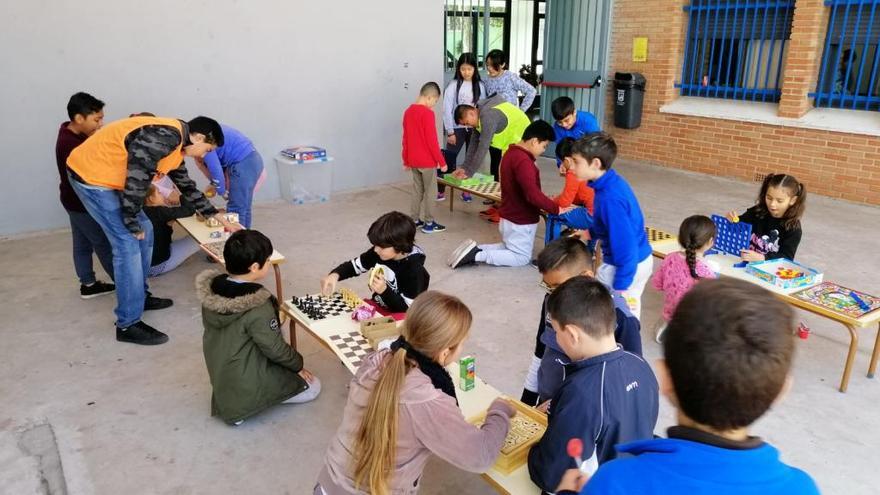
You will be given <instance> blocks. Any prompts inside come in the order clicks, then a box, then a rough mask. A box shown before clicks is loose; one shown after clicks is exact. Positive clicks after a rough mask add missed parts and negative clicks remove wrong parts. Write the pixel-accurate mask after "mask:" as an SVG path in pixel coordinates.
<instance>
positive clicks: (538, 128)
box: [522, 120, 556, 141]
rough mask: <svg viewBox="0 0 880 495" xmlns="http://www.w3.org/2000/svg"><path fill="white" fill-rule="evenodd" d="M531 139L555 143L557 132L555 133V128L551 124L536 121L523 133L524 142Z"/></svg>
mask: <svg viewBox="0 0 880 495" xmlns="http://www.w3.org/2000/svg"><path fill="white" fill-rule="evenodd" d="M529 139H537V140H538V141H555V140H556V132H555V131H553V126H551V125H550V124H548V123H546V122H544V121H543V120H536V121H534V122H532V123H531V124H529V126H528V127H526V130H525V131H523V135H522V140H523V141H528V140H529Z"/></svg>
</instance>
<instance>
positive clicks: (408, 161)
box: [401, 82, 446, 234]
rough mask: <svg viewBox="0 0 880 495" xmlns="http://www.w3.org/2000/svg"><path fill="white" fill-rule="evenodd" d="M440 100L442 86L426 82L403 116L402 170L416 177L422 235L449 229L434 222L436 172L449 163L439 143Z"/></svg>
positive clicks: (415, 210) (416, 215)
mask: <svg viewBox="0 0 880 495" xmlns="http://www.w3.org/2000/svg"><path fill="white" fill-rule="evenodd" d="M438 101H440V86H439V85H437V83H435V82H429V83H425V85H424V86H422V89H421V91H419V98H418V99H417V100H416V102H415V103H413V104H412V105H410V106H409V108H407V109H406V111H405V112H404V113H403V145H402V149H401V158H402V159H403V168H404V169H410V170H411V171H412V177H413V195H412V210H411V212H412V219H413V221H415V222H416V227H421V228H422V232H424V233H426V234H433V233H434V232H442V231H444V230H446V227H444V226H442V225H440V224H439V223H437V222H435V221H434V214H433V212H432V211H431V210H432V204H433V201H434V198H433V194H434V191H435V190H436V189H437V176H436V169H438V168H439V169H440V171H441V172H445V171H446V160H445V159H444V158H443V153H442V152H441V151H440V145H439V144H438V142H437V126H436V123H435V117H434V111H433V110H431V109H432V108H433V107H434V106H436V105H437V102H438Z"/></svg>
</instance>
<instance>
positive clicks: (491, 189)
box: [462, 182, 501, 198]
mask: <svg viewBox="0 0 880 495" xmlns="http://www.w3.org/2000/svg"><path fill="white" fill-rule="evenodd" d="M462 189H464V190H467V191H470V192H475V193H479V194H486V195H489V196H498V197H499V198H500V197H501V184H499V183H498V182H487V183H485V184H478V185H476V186H469V187H464V188H462Z"/></svg>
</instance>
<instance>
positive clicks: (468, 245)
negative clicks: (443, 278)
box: [447, 239, 481, 270]
mask: <svg viewBox="0 0 880 495" xmlns="http://www.w3.org/2000/svg"><path fill="white" fill-rule="evenodd" d="M480 251H481V250H480V248H478V247H477V243H476V242H475V241H474V240H473V239H468V240H466V241H464V242H462V243H461V244H459V246H458V248H456V249H455V251H453V252H452V255H451V256H450V257H449V259H448V260H447V261H448V263H449V266H450V267H451V268H452V269H453V270H455V269H456V268H461V267H463V266H465V265H471V264H474V263H476V261H477V253H479V252H480Z"/></svg>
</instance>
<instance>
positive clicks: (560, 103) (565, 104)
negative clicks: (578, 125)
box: [550, 96, 575, 121]
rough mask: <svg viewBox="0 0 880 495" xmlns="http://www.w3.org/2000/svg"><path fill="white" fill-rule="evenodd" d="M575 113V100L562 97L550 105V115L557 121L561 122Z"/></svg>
mask: <svg viewBox="0 0 880 495" xmlns="http://www.w3.org/2000/svg"><path fill="white" fill-rule="evenodd" d="M574 112H575V108H574V100H572V99H571V98H569V97H567V96H560V97H559V98H556V99H555V100H553V103H551V104H550V113H552V114H553V119H554V120H556V121H560V120H562V119H564V118H566V117H568V116H569V115H571V114H573V113H574Z"/></svg>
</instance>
